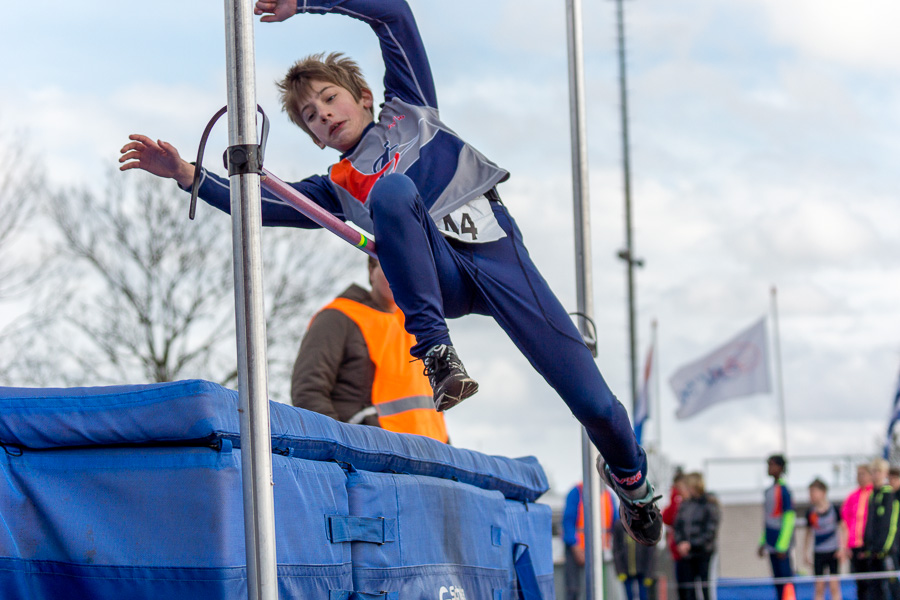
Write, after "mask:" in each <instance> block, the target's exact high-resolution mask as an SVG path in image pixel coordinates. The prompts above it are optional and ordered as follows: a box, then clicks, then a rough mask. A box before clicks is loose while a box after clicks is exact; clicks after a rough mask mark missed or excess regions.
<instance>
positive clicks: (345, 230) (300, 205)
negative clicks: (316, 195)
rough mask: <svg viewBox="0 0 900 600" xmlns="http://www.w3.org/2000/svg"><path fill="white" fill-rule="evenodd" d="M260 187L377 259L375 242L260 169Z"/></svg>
mask: <svg viewBox="0 0 900 600" xmlns="http://www.w3.org/2000/svg"><path fill="white" fill-rule="evenodd" d="M259 183H260V185H261V186H262V187H263V188H265V189H267V190H269V191H270V192H272V194H274V195H275V196H276V197H277V198H278V199H279V200H282V201H284V202H287V203H288V204H289V205H291V206H292V207H294V208H295V209H296V210H297V211H299V212H300V213H301V214H302V215H304V216H306V217H309V218H310V219H312V220H313V221H314V222H315V223H317V224H319V225H321V226H322V227H323V228H325V229H327V230H328V231H330V232H331V233H333V234H335V235H336V236H338V237H339V238H341V239H342V240H344V241H345V242H348V243H350V244H353V245H354V246H356V247H357V248H359V249H360V250H362V251H363V252H365V253H366V254H368V255H369V256H371V257H372V258H378V255H377V254H376V253H375V241H374V240H371V239H369V238H367V237H366V236H365V235H363V234H362V233H360V232H359V231H357V230H356V229H354V228H352V227H350V226H349V225H347V224H346V223H344V222H343V221H341V220H340V219H338V218H337V217H335V216H334V215H333V214H331V213H330V212H328V211H327V210H325V209H324V208H322V207H321V206H319V205H318V204H316V203H315V202H313V201H312V200H310V199H309V198H307V197H306V196H304V195H303V194H301V193H300V192H298V191H297V190H295V189H294V188H292V187H291V186H289V185H288V184H286V183H285V182H283V181H282V180H280V179H278V178H277V177H275V176H274V175H272V174H271V173H270V172H269V171H268V170H266V169H262V177H260V179H259Z"/></svg>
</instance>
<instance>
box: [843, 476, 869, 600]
mask: <svg viewBox="0 0 900 600" xmlns="http://www.w3.org/2000/svg"><path fill="white" fill-rule="evenodd" d="M856 483H858V484H859V487H858V488H856V489H855V490H853V491H852V492H850V494H849V495H848V496H847V499H846V500H844V504H843V505H842V506H841V526H842V527H843V529H844V531H845V532H846V537H845V539H846V540H847V546H846V550H845V558H849V559H850V571H851V572H853V573H868V572H869V571H871V567H870V566H869V558H868V556H867V555H866V553H865V551H864V550H863V537H864V534H865V531H866V517H867V516H868V513H869V497H870V496H871V495H872V470H871V469H870V468H869V465H859V466H858V467H856ZM870 587H871V582H870V581H869V580H867V579H857V580H856V597H857V598H858V599H859V600H869V588H870Z"/></svg>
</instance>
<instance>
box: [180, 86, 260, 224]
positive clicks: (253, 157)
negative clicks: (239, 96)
mask: <svg viewBox="0 0 900 600" xmlns="http://www.w3.org/2000/svg"><path fill="white" fill-rule="evenodd" d="M256 110H258V111H259V113H260V114H261V115H262V118H263V122H262V132H261V134H260V143H259V144H236V145H234V146H229V147H228V148H227V149H226V150H225V154H224V156H223V157H222V158H223V160H224V161H225V167H226V168H227V169H228V175H229V176H231V175H243V174H246V173H260V174H261V173H262V165H263V158H264V157H265V154H266V140H268V138H269V117H268V116H266V111H264V110H263V109H262V106H260V105H258V104H257V105H256ZM227 111H228V107H227V106H223V107H222V108H220V109H219V110H218V111H217V112H216V114H214V115H213V117H212V119H210V120H209V123H207V124H206V129H204V130H203V135H202V136H200V147H199V148H197V161H196V162H195V163H194V165H195V167H196V168H195V169H194V182H193V184H191V209H190V212H189V213H188V216H189V217H190V219H191V220H193V219H194V216H195V215H196V214H197V192H198V190H199V188H200V176H201V173H202V171H203V152H204V151H205V150H206V140H207V139H209V133H210V132H211V131H212V128H213V125H215V124H216V121H218V120H219V118H221V116H222V115H224V114H225V113H226V112H227Z"/></svg>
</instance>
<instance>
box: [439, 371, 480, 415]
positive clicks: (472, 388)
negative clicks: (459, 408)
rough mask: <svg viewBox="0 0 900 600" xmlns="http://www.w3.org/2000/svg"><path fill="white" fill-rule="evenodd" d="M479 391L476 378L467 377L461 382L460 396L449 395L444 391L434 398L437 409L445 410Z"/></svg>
mask: <svg viewBox="0 0 900 600" xmlns="http://www.w3.org/2000/svg"><path fill="white" fill-rule="evenodd" d="M477 391H478V382H477V381H475V380H474V379H467V380H464V381H461V382H460V390H459V395H458V396H448V395H447V393H446V392H445V393H443V394H441V395H440V396H438V397H437V398H435V400H434V404H435V410H436V411H438V412H445V411H448V410H450V409H451V408H453V407H454V406H456V405H457V404H459V403H460V402H462V401H463V400H465V399H466V398H469V397H471V396H473V395H474V394H475V392H477Z"/></svg>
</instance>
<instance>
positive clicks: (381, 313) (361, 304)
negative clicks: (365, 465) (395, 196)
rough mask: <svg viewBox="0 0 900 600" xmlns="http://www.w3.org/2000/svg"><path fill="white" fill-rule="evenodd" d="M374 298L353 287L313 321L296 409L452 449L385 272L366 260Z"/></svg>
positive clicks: (294, 380) (296, 386) (299, 370)
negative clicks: (423, 438)
mask: <svg viewBox="0 0 900 600" xmlns="http://www.w3.org/2000/svg"><path fill="white" fill-rule="evenodd" d="M369 283H370V285H371V287H372V289H371V291H367V290H365V289H363V288H362V287H360V286H358V285H355V284H354V285H351V286H350V287H349V288H347V289H346V290H345V291H344V292H343V293H342V294H341V295H340V296H338V297H337V298H335V299H334V300H333V301H332V302H330V303H329V304H328V305H326V306H325V307H323V308H322V309H321V310H320V311H319V312H318V314H316V316H315V317H313V319H312V321H311V322H310V325H309V327H308V328H307V331H306V335H305V336H304V338H303V342H302V343H301V345H300V352H299V353H298V355H297V360H296V362H295V363H294V371H293V376H292V377H291V402H292V403H293V405H294V406H299V407H300V408H305V409H307V410H312V411H315V412H318V413H322V414H324V415H328V416H329V417H332V418H334V419H337V420H339V421H344V422H346V423H362V424H366V425H374V426H379V427H383V428H384V429H387V430H389V431H396V432H399V433H413V434H417V435H424V436H427V437H430V438H434V439H436V440H439V441H441V442H447V441H448V437H447V428H446V425H445V423H444V415H442V414H440V413H438V412H437V411H435V410H434V401H433V399H432V390H431V386H430V385H429V383H428V378H427V377H426V376H425V375H424V374H423V372H422V371H423V369H422V364H421V363H419V362H411V361H412V360H413V358H412V355H410V353H409V349H410V348H411V347H412V346H413V345H414V344H415V339H414V338H413V336H412V335H410V334H409V333H407V332H406V329H404V327H403V322H404V317H403V313H402V312H400V309H398V308H397V305H396V304H394V297H393V295H392V294H391V289H390V287H389V286H388V283H387V280H386V279H385V277H384V273H383V272H382V271H381V265H380V264H379V263H378V261H377V260H375V259H371V258H370V259H369Z"/></svg>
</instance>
